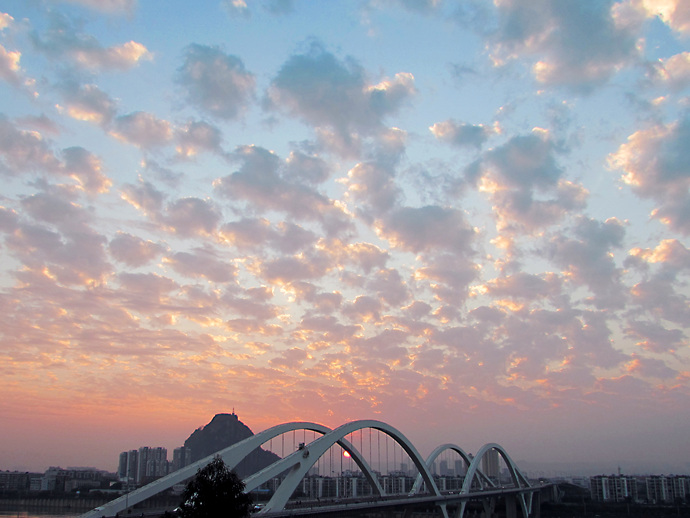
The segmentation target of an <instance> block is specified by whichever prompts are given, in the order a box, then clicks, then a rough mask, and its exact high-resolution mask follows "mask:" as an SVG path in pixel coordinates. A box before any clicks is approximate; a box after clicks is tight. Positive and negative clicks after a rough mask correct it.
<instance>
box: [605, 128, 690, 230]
mask: <svg viewBox="0 0 690 518" xmlns="http://www.w3.org/2000/svg"><path fill="white" fill-rule="evenodd" d="M689 140H690V117H687V116H686V117H684V118H683V119H680V120H678V121H675V122H673V123H670V124H657V125H655V126H652V127H651V128H649V129H645V130H639V131H636V132H635V133H633V134H632V135H630V136H629V137H628V141H627V142H626V143H625V144H622V145H621V146H620V147H619V148H618V150H617V151H616V152H614V153H612V154H611V155H609V157H608V162H609V165H610V167H611V168H613V169H618V170H622V171H623V172H624V174H623V176H622V177H621V179H622V180H623V182H624V183H625V184H627V185H628V186H630V187H631V188H632V190H633V192H634V193H635V194H637V195H638V196H639V197H641V198H651V199H653V200H654V201H655V202H656V203H657V204H658V206H657V207H656V208H655V209H654V211H653V212H652V217H653V218H655V219H658V220H660V221H661V222H662V223H665V224H666V225H668V226H669V227H670V228H672V229H673V230H676V231H679V232H682V233H683V234H690V166H689V165H688V164H690V148H689V147H688V146H687V142H688V141H689Z"/></svg>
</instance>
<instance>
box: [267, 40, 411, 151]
mask: <svg viewBox="0 0 690 518" xmlns="http://www.w3.org/2000/svg"><path fill="white" fill-rule="evenodd" d="M415 93H416V88H415V86H414V77H413V76H412V74H409V73H405V72H401V73H398V74H396V75H395V77H393V78H392V79H384V80H382V81H381V82H380V83H378V84H370V83H368V81H367V78H366V75H365V72H364V70H363V69H362V67H361V66H360V65H359V64H358V63H357V62H356V61H355V60H353V59H352V58H346V59H345V60H342V61H341V60H339V59H338V58H337V57H336V56H334V55H333V54H331V53H330V52H328V51H326V50H325V49H324V48H323V47H322V46H321V45H320V44H319V43H312V44H311V46H310V48H309V50H308V51H307V52H305V53H303V54H295V55H293V56H292V57H290V59H288V60H287V62H285V64H284V65H283V66H282V68H281V69H280V71H279V72H278V74H277V75H276V77H275V78H274V79H273V81H272V82H271V86H270V87H269V89H268V97H267V106H268V107H270V108H273V109H278V110H280V111H284V112H287V113H289V114H290V115H293V116H295V117H297V118H299V119H302V120H303V121H305V122H306V123H308V124H311V125H313V126H314V127H316V128H323V129H326V130H331V131H334V132H335V133H336V134H337V135H338V136H339V137H340V138H342V139H345V140H346V141H347V140H349V139H350V136H351V134H353V133H362V134H365V135H367V134H372V133H376V132H377V131H380V130H381V129H382V125H383V120H384V119H385V118H386V117H387V116H389V115H392V114H394V113H396V112H397V111H398V110H399V109H400V108H401V107H402V106H403V105H404V104H405V103H406V102H407V101H408V100H409V99H410V98H411V97H412V96H414V94H415Z"/></svg>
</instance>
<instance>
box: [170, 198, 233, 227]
mask: <svg viewBox="0 0 690 518" xmlns="http://www.w3.org/2000/svg"><path fill="white" fill-rule="evenodd" d="M220 219H221V215H220V213H219V212H218V210H217V208H216V207H215V206H214V204H213V203H211V202H210V201H207V200H202V199H200V198H195V197H192V196H190V197H186V198H180V199H178V200H175V201H173V202H171V203H169V204H168V205H167V207H166V210H165V212H164V213H163V214H162V215H161V220H160V223H162V224H163V225H164V227H165V229H166V230H168V231H169V232H173V233H175V234H178V235H180V236H182V237H193V236H197V235H201V236H205V235H211V234H213V233H214V232H215V230H216V228H217V226H218V223H219V222H220Z"/></svg>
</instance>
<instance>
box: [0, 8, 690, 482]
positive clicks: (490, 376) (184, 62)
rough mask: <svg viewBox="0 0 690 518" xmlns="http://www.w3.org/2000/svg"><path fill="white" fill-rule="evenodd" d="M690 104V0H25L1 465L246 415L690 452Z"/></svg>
mask: <svg viewBox="0 0 690 518" xmlns="http://www.w3.org/2000/svg"><path fill="white" fill-rule="evenodd" d="M689 106H690V4H689V3H688V2H687V1H684V0H620V1H611V0H601V1H600V0H591V1H590V0H588V1H580V0H531V1H529V2H524V1H518V0H494V1H493V2H490V1H487V0H464V1H451V0H352V1H306V0H222V1H219V0H207V1H203V2H188V1H183V0H166V1H165V2H160V1H153V0H4V1H3V2H2V3H1V4H0V181H2V189H1V190H0V429H1V430H2V432H0V436H1V439H0V469H5V470H8V469H9V470H14V469H20V470H43V469H46V468H47V467H48V466H62V467H66V466H96V467H99V468H102V469H108V470H111V471H114V470H115V468H116V465H117V458H118V455H119V453H120V452H121V451H125V450H128V449H133V448H138V447H140V446H165V447H167V448H168V450H169V451H172V449H173V448H175V447H177V446H180V445H182V443H183V442H184V440H185V439H186V438H187V437H188V436H189V435H190V434H191V432H192V431H193V430H194V429H196V428H197V427H199V426H202V425H204V424H206V423H208V422H209V421H210V420H211V418H212V417H213V415H214V414H216V413H222V412H232V411H234V412H236V413H237V415H238V416H239V418H240V419H241V420H242V421H243V422H244V423H245V424H247V425H248V426H249V427H250V428H251V429H252V430H253V431H254V432H258V431H261V430H264V429H266V428H268V427H270V426H273V425H276V424H280V423H283V422H288V421H313V422H317V423H320V424H324V425H326V426H330V427H336V426H339V425H340V424H343V423H345V422H348V421H351V420H357V419H378V420H381V421H385V422H386V423H388V424H390V425H392V426H394V427H396V428H398V429H399V430H400V431H401V432H402V433H404V434H405V435H406V436H407V437H408V438H409V439H410V440H411V441H412V442H413V443H414V444H415V446H416V447H417V448H418V449H419V450H420V452H421V453H422V454H423V455H426V454H428V453H430V452H431V450H432V449H433V448H434V447H436V446H437V445H439V444H442V443H447V442H452V443H456V444H458V445H459V446H461V447H463V448H464V449H465V450H466V451H477V450H478V449H479V447H480V446H481V445H483V444H485V443H487V442H497V443H499V444H501V445H502V446H503V447H504V448H505V449H506V450H507V451H508V453H509V454H510V455H511V457H512V458H513V459H515V460H516V461H518V462H520V461H523V462H525V463H528V464H530V465H532V464H535V465H547V464H548V465H558V466H576V465H578V466H579V465H583V464H586V465H588V466H589V467H590V468H591V469H592V470H594V471H599V472H605V473H611V472H614V471H616V470H617V469H618V467H619V466H620V467H621V469H622V470H623V472H628V473H633V472H640V473H642V472H650V473H670V472H675V473H690V455H689V454H690V442H689V441H688V437H690V417H689V416H690V349H689V346H690V341H689V339H688V335H689V333H690V288H689V285H688V283H689V281H690V249H689V248H688V246H689V245H688V236H689V235H690V112H689ZM564 469H565V468H564Z"/></svg>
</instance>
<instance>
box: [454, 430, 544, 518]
mask: <svg viewBox="0 0 690 518" xmlns="http://www.w3.org/2000/svg"><path fill="white" fill-rule="evenodd" d="M489 450H496V451H498V453H499V455H500V456H501V457H502V458H503V460H504V461H505V463H506V466H507V467H508V472H509V473H510V478H511V479H512V480H513V484H515V487H517V488H520V487H525V488H529V487H531V486H530V483H529V482H528V480H527V478H526V477H525V476H524V475H523V474H522V473H521V472H520V470H519V469H518V468H517V465H516V464H515V463H514V462H513V459H511V458H510V456H509V455H508V453H507V452H506V451H505V449H503V446H501V445H500V444H496V443H495V442H490V443H487V444H485V445H484V446H482V447H481V448H479V451H478V452H477V455H476V456H475V457H474V459H472V463H471V464H470V467H469V469H468V470H467V474H466V475H465V481H464V483H463V484H462V490H461V491H460V492H461V493H465V494H467V493H469V492H470V489H471V488H472V481H473V479H474V477H475V476H476V475H477V474H478V473H480V472H481V470H480V469H479V465H480V463H481V462H482V458H483V457H484V455H485V454H486V453H487V452H488V451H489ZM523 484H524V485H523ZM519 502H520V507H521V509H522V515H523V517H524V518H527V517H528V516H529V512H530V511H531V509H532V493H529V496H528V497H527V500H525V495H524V493H521V494H520V498H519ZM466 504H467V502H466V501H464V500H463V502H462V503H461V504H460V509H459V512H458V518H462V516H463V514H464V512H465V506H466Z"/></svg>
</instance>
